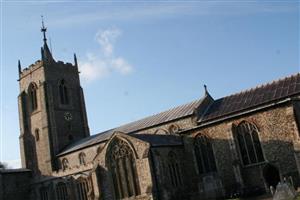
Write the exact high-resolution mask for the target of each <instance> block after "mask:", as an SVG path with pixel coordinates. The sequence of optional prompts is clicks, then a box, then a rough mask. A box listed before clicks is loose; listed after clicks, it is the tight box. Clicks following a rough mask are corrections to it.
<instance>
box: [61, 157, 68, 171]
mask: <svg viewBox="0 0 300 200" xmlns="http://www.w3.org/2000/svg"><path fill="white" fill-rule="evenodd" d="M62 168H63V170H66V169H68V168H69V161H68V159H66V158H64V159H62Z"/></svg>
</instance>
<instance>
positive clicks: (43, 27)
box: [41, 15, 47, 43]
mask: <svg viewBox="0 0 300 200" xmlns="http://www.w3.org/2000/svg"><path fill="white" fill-rule="evenodd" d="M41 18H42V27H41V32H43V35H44V39H43V40H44V42H45V43H46V41H47V38H46V31H47V28H46V27H45V25H44V18H43V15H41Z"/></svg>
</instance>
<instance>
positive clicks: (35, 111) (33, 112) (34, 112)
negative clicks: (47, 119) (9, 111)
mask: <svg viewBox="0 0 300 200" xmlns="http://www.w3.org/2000/svg"><path fill="white" fill-rule="evenodd" d="M39 112H41V111H40V110H34V111H32V112H31V116H33V115H35V114H37V113H39Z"/></svg>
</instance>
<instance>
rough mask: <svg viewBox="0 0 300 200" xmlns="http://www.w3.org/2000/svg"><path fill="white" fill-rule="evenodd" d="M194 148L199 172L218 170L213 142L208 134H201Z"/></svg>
mask: <svg viewBox="0 0 300 200" xmlns="http://www.w3.org/2000/svg"><path fill="white" fill-rule="evenodd" d="M194 150H195V156H196V160H197V165H198V171H199V174H203V173H209V172H214V171H216V170H217V168H216V162H215V157H214V152H213V148H212V144H211V142H210V141H209V139H208V138H207V137H206V136H204V135H199V136H197V137H196V138H195V145H194Z"/></svg>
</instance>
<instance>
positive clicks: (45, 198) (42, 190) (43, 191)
mask: <svg viewBox="0 0 300 200" xmlns="http://www.w3.org/2000/svg"><path fill="white" fill-rule="evenodd" d="M40 197H41V200H49V194H48V188H47V187H41V188H40Z"/></svg>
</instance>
